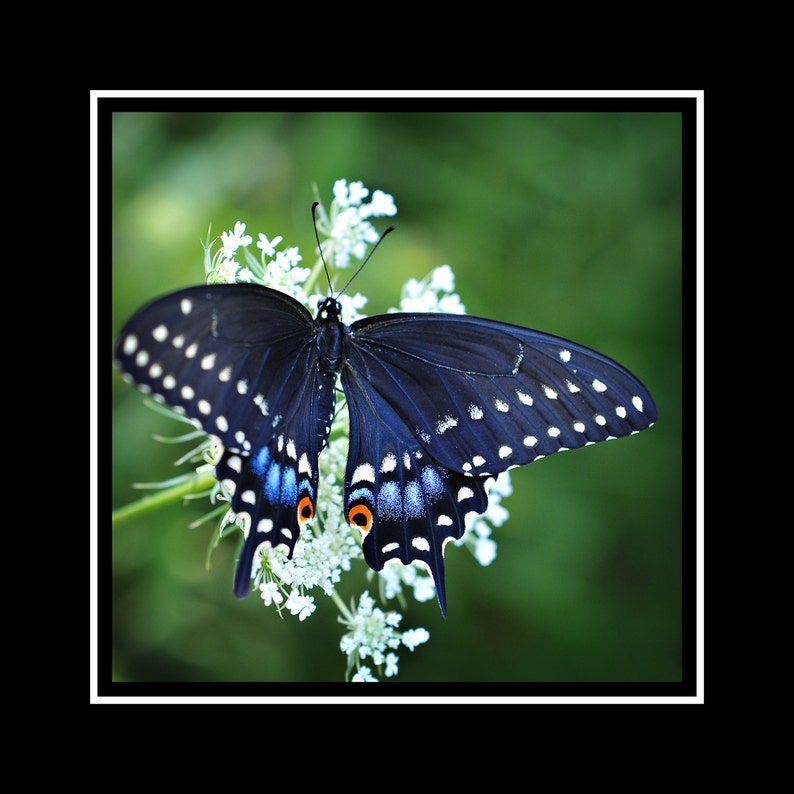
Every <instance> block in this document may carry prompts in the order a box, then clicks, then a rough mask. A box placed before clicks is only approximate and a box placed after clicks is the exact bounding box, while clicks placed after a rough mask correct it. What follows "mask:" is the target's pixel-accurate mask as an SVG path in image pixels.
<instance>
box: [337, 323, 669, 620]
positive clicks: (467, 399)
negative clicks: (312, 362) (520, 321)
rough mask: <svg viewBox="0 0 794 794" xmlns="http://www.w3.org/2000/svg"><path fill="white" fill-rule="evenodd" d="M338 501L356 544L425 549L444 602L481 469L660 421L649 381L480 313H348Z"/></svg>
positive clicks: (368, 551) (411, 555)
mask: <svg viewBox="0 0 794 794" xmlns="http://www.w3.org/2000/svg"><path fill="white" fill-rule="evenodd" d="M350 340H351V345H350V347H351V350H350V352H349V354H348V363H347V367H346V369H345V370H343V373H342V384H343V387H344V389H345V393H346V395H347V399H348V401H349V403H350V415H351V425H350V436H351V451H350V458H349V460H348V468H347V478H346V494H345V500H346V510H347V515H348V520H349V521H350V523H351V524H356V523H358V524H359V527H360V528H361V529H362V531H363V532H364V535H365V537H364V554H365V557H366V559H367V562H368V563H369V565H370V566H371V567H373V568H375V569H376V570H379V569H380V568H382V567H383V564H384V563H385V562H388V561H390V560H392V559H399V560H400V561H401V562H403V563H407V562H411V561H420V562H422V563H424V564H425V565H426V566H427V567H428V569H429V570H430V572H431V574H432V576H433V579H434V581H435V584H436V590H437V593H438V598H439V604H440V606H441V609H442V612H444V611H445V604H446V602H445V596H444V564H443V554H442V552H443V547H444V544H445V543H446V542H447V541H448V540H449V539H452V538H459V537H461V535H462V534H463V532H464V529H465V526H464V517H465V514H466V513H467V512H469V511H474V512H476V513H482V512H483V511H484V510H485V509H486V507H487V505H488V500H487V494H486V490H485V481H486V480H487V479H488V477H489V476H490V475H495V474H497V473H499V472H502V471H505V470H506V469H508V468H510V467H512V466H518V465H523V464H526V463H531V462H532V461H534V460H537V459H539V458H541V457H545V456H548V455H551V454H554V453H555V452H559V451H561V450H564V449H574V448H576V447H581V446H585V445H587V444H592V443H596V442H599V441H604V440H607V439H609V438H615V437H619V436H625V435H629V434H631V433H635V432H638V431H640V430H643V429H645V428H647V427H650V425H651V424H653V422H654V421H655V420H656V407H655V405H654V403H653V400H652V399H651V396H650V394H649V393H648V391H647V390H646V389H645V387H644V386H643V385H642V384H641V383H640V382H639V381H638V380H637V379H636V378H635V377H634V376H633V375H632V374H631V373H630V372H628V371H627V370H626V369H625V368H624V367H622V366H621V365H619V364H618V363H617V362H615V361H613V360H612V359H610V358H608V357H606V356H603V355H601V354H600V353H597V352H596V351H594V350H591V349H589V348H587V347H584V346H582V345H579V344H576V343H574V342H571V341H569V340H566V339H562V338H560V337H556V336H552V335H550V334H545V333H541V332H538V331H533V330H531V329H527V328H522V327H520V326H515V325H510V324H507V323H500V322H496V321H493V320H485V319H482V318H477V317H469V316H460V315H444V314H389V315H380V316H377V317H371V318H367V319H364V320H361V321H359V322H356V323H354V324H353V325H352V326H351V337H350Z"/></svg>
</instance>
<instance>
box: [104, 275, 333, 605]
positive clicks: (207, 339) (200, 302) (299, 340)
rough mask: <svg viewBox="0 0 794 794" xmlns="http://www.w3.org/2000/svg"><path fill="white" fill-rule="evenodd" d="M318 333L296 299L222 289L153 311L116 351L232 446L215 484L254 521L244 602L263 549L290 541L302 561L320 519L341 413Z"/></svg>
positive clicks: (138, 377) (132, 372) (198, 290)
mask: <svg viewBox="0 0 794 794" xmlns="http://www.w3.org/2000/svg"><path fill="white" fill-rule="evenodd" d="M314 334H315V331H314V325H313V321H312V318H311V315H310V314H309V313H308V312H307V311H306V309H305V308H304V307H303V306H301V305H300V304H299V303H298V302H297V301H295V300H293V299H292V298H290V297H289V296H288V295H285V294H283V293H281V292H277V291H275V290H271V289H267V288H265V287H260V286H256V285H244V284H234V285H216V286H206V287H191V288H188V289H185V290H181V291H179V292H175V293H172V294H170V295H166V296H164V297H162V298H159V299H157V300H155V301H153V302H152V303H150V304H148V305H147V306H145V307H144V308H143V309H141V310H140V311H139V312H138V313H137V314H135V316H134V317H132V319H131V320H130V321H129V322H128V323H127V324H126V326H125V327H124V329H123V330H122V332H121V334H120V336H119V341H118V343H117V346H116V361H117V365H118V366H119V368H120V369H121V370H122V372H123V373H124V376H125V379H127V380H129V381H131V382H133V383H135V384H136V385H137V386H138V388H139V389H141V390H142V391H144V392H146V393H151V394H152V395H153V396H154V398H155V399H158V400H159V401H162V402H165V403H167V404H168V405H170V406H172V407H173V408H174V409H175V410H176V411H178V412H179V413H181V414H183V415H185V416H187V417H189V418H190V419H191V420H192V421H193V422H194V424H196V425H197V426H198V427H201V428H202V429H204V430H205V431H206V432H207V433H209V434H210V435H212V436H215V437H216V438H218V440H219V441H220V442H221V443H222V444H223V447H224V452H223V454H222V456H221V458H220V461H219V463H218V465H217V467H216V472H215V474H216V477H217V478H218V480H220V481H221V482H223V483H224V485H225V486H226V487H227V489H228V490H229V491H230V492H231V494H232V500H231V509H232V510H233V512H234V513H236V514H237V515H238V516H245V517H246V520H245V521H244V522H243V523H244V524H245V528H244V532H245V536H246V540H245V543H244V546H243V550H242V552H241V556H240V559H239V561H238V565H237V570H236V573H235V584H234V591H235V594H236V595H237V596H238V597H243V596H244V595H245V594H246V593H247V592H248V590H249V589H250V583H251V582H250V578H251V566H252V563H253V558H254V553H255V551H256V549H257V547H258V546H259V545H260V544H261V543H263V542H268V543H271V545H273V546H277V545H279V544H281V543H283V544H285V545H286V546H287V548H288V550H289V554H290V555H291V554H292V551H293V549H294V547H295V543H296V542H297V539H298V535H299V533H300V529H301V527H302V526H303V525H304V524H305V523H306V521H308V520H310V519H311V518H312V517H313V515H314V510H315V500H316V494H317V479H318V471H317V457H318V455H319V452H320V450H321V449H322V447H323V446H324V444H325V441H326V438H327V429H326V426H327V424H328V423H327V421H325V420H327V417H328V416H329V415H330V414H332V413H333V402H332V401H333V389H332V388H328V389H323V390H320V388H319V387H320V380H321V379H323V378H324V377H325V376H323V375H321V374H320V373H319V371H318V367H317V361H316V357H317V353H316V347H315V345H314V343H313V339H314ZM320 394H322V395H323V398H322V399H323V401H324V402H321V399H320ZM329 400H330V401H331V403H330V405H328V404H324V403H328V401H329ZM307 430H308V432H307Z"/></svg>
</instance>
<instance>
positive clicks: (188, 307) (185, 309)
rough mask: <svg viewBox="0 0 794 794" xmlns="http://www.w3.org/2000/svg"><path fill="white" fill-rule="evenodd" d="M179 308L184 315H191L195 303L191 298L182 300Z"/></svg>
mask: <svg viewBox="0 0 794 794" xmlns="http://www.w3.org/2000/svg"><path fill="white" fill-rule="evenodd" d="M179 308H180V310H181V311H182V314H190V312H191V311H192V310H193V301H191V300H190V298H182V300H181V301H180V302H179Z"/></svg>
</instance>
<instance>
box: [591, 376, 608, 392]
mask: <svg viewBox="0 0 794 794" xmlns="http://www.w3.org/2000/svg"><path fill="white" fill-rule="evenodd" d="M593 389H595V391H597V392H604V391H606V390H607V385H606V383H602V382H601V381H600V380H598V378H596V379H595V380H594V381H593Z"/></svg>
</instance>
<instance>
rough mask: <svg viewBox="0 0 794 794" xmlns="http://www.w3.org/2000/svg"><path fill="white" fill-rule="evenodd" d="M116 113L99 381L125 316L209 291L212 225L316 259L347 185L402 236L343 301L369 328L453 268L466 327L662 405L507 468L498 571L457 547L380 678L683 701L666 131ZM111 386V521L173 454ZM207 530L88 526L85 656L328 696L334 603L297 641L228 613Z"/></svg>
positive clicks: (480, 117) (584, 117)
mask: <svg viewBox="0 0 794 794" xmlns="http://www.w3.org/2000/svg"><path fill="white" fill-rule="evenodd" d="M109 107H110V106H109V105H106V104H104V105H103V102H102V101H101V102H100V133H101V137H100V158H101V159H100V164H101V165H102V166H104V167H105V169H106V170H104V171H103V172H102V176H103V177H104V179H106V180H107V181H103V182H101V183H100V184H101V189H102V192H101V193H100V212H101V213H103V215H102V216H101V217H103V220H104V221H109V222H110V231H109V230H108V228H107V224H105V225H104V227H103V229H102V235H103V238H104V241H105V243H107V245H106V246H105V248H104V250H103V253H105V254H107V253H112V261H110V262H109V261H107V260H106V259H101V260H100V287H107V288H109V297H110V299H111V301H112V319H111V327H109V328H108V327H104V328H103V329H102V332H103V336H102V337H101V338H102V339H103V341H104V342H106V343H107V363H108V366H109V365H110V360H111V356H112V353H111V347H112V344H113V341H114V339H115V336H116V334H117V332H118V330H119V329H120V327H121V325H122V324H123V323H124V321H125V320H126V319H127V318H128V317H129V316H130V315H131V314H132V313H133V312H134V311H135V310H136V309H137V308H139V307H140V305H141V304H143V303H144V302H146V301H148V300H150V299H151V298H153V297H155V296H157V295H160V294H162V293H165V292H168V291H170V290H174V289H177V288H179V287H183V286H187V285H192V284H198V283H202V281H203V275H204V273H203V269H202V249H201V246H200V243H199V240H200V238H201V239H203V238H204V237H205V236H206V233H207V229H208V227H209V226H210V224H211V225H212V231H213V235H219V234H220V233H221V232H222V231H224V230H229V229H231V228H233V226H234V223H235V221H238V220H241V221H244V222H245V223H246V224H247V232H248V233H250V234H251V235H252V236H253V238H254V240H256V239H257V233H258V232H260V231H261V232H264V233H266V234H267V235H268V236H269V237H271V238H272V237H273V236H275V235H277V234H280V235H283V236H284V238H285V243H284V245H298V246H300V249H301V252H302V253H303V255H304V263H305V264H311V261H312V251H313V245H314V237H313V230H312V224H311V216H310V205H311V202H312V201H313V199H314V193H313V190H312V186H313V184H316V185H317V186H318V188H319V191H320V197H321V199H322V200H323V203H324V204H325V205H326V206H328V205H329V204H330V202H331V199H332V197H333V195H332V186H333V183H334V181H335V180H336V179H339V178H345V179H347V180H348V181H354V180H361V181H363V183H364V184H365V186H366V187H368V188H369V189H370V191H373V190H375V189H381V190H383V191H385V192H387V193H391V194H392V195H393V196H394V200H395V203H396V205H397V208H398V214H397V215H396V216H395V217H394V218H389V219H383V220H376V222H375V224H376V226H377V228H378V229H379V231H382V229H383V228H385V227H386V226H387V225H389V224H391V223H393V224H394V225H395V226H396V227H397V231H396V232H395V233H394V234H392V235H390V236H389V238H388V240H387V241H386V243H385V244H384V245H383V246H381V248H380V249H379V250H378V253H377V255H376V256H375V258H374V260H373V261H371V262H370V264H369V265H368V267H367V268H366V269H365V270H364V271H363V272H362V273H361V275H360V276H359V277H358V279H357V281H356V284H355V289H356V290H358V291H361V292H363V293H364V294H366V295H368V296H369V305H368V309H367V311H368V313H370V314H375V313H378V312H381V311H385V310H386V309H387V308H388V307H390V306H393V305H396V304H397V302H398V300H399V294H400V287H401V286H402V284H403V283H404V282H405V281H406V280H407V279H408V278H409V277H412V276H413V277H417V278H421V277H423V276H424V275H426V274H427V273H428V272H429V271H430V270H431V269H432V268H433V267H435V266H437V265H441V264H445V263H448V264H450V265H451V266H452V268H453V270H454V272H455V275H456V288H457V292H458V293H459V295H460V296H461V299H462V301H463V302H464V304H465V305H466V308H467V311H468V313H469V314H478V315H483V316H486V317H493V318H498V319H500V320H505V321H508V322H512V323H518V324H521V325H526V326H529V327H532V328H538V329H542V330H545V331H548V332H551V333H555V334H558V335H561V336H564V337H568V338H570V339H573V340H576V341H578V342H581V343H583V344H586V345H588V346H590V347H594V348H596V349H597V350H599V351H601V352H604V353H606V354H607V355H609V356H611V357H613V358H615V359H617V360H618V361H620V362H621V363H623V364H624V365H625V366H626V367H628V368H629V369H630V370H632V371H633V372H634V373H635V374H636V375H637V376H638V377H639V378H640V379H641V380H642V381H643V382H644V383H645V384H646V385H647V386H648V388H649V390H650V391H651V393H652V394H653V395H654V397H655V400H656V403H657V406H658V409H659V421H658V422H657V424H656V426H655V427H654V428H652V429H651V430H650V431H648V432H646V433H642V434H640V435H637V436H633V437H630V438H627V439H621V440H619V441H616V442H613V443H610V444H600V445H596V446H592V447H588V448H586V449H582V450H578V451H575V452H573V453H572V454H570V455H557V456H554V457H552V458H548V459H544V460H542V461H540V462H538V463H537V464H535V465H532V466H527V467H524V468H522V469H517V470H514V471H513V472H511V476H512V481H513V485H514V494H513V495H512V496H511V497H510V498H508V499H507V500H506V501H505V502H504V505H505V506H506V507H507V509H508V510H509V511H510V519H509V521H508V522H507V523H506V524H505V525H503V526H502V527H500V528H498V529H496V530H495V533H494V539H495V540H496V542H497V544H498V556H497V558H496V560H495V561H494V562H493V563H492V564H491V565H490V566H489V567H486V568H483V567H481V566H480V565H478V564H477V563H476V561H475V560H474V559H473V558H472V556H471V555H470V554H469V553H468V551H466V550H465V549H458V548H455V547H452V546H448V547H447V553H446V559H447V591H448V603H449V610H448V617H447V619H446V620H443V619H442V618H441V616H440V614H439V610H438V606H437V604H436V603H435V602H434V601H430V602H427V603H425V604H419V603H417V602H415V601H413V599H410V600H409V605H408V607H407V608H406V609H403V610H401V611H402V613H403V622H402V626H401V627H402V628H403V629H407V628H409V627H416V626H424V627H425V628H427V629H428V630H429V632H430V635H431V637H430V641H429V642H428V643H426V644H425V645H422V646H419V647H418V648H417V649H416V650H415V651H414V652H413V653H411V652H409V651H408V650H407V649H403V650H402V651H401V652H400V673H399V675H398V677H397V679H396V680H397V681H399V682H571V683H573V684H587V683H590V682H661V683H665V682H668V683H669V682H677V681H680V680H681V678H682V675H683V672H682V670H683V665H684V664H685V662H686V660H685V657H684V647H685V643H684V640H683V631H684V623H683V622H682V608H683V605H684V600H683V595H682V593H683V592H684V590H685V588H686V587H688V586H689V585H690V584H691V583H689V582H686V581H685V580H684V576H683V573H682V571H683V570H685V568H684V561H685V553H684V550H685V548H686V547H685V539H686V538H687V534H686V533H687V531H688V527H687V526H685V524H686V523H687V521H686V520H685V518H684V514H683V513H682V483H683V473H682V452H683V450H682V366H683V365H682V357H683V356H682V354H683V347H682V345H683V341H682V323H683V322H684V320H685V319H688V318H685V317H683V315H682V305H683V303H684V297H685V296H684V295H683V293H682V289H683V287H682V246H683V245H684V244H688V243H690V242H691V241H690V240H686V239H684V238H683V236H682V235H683V233H682V154H683V152H685V151H686V147H685V145H684V143H683V130H682V114H681V112H679V111H678V110H677V109H676V108H675V107H674V108H672V109H670V108H668V107H661V108H660V109H658V110H655V109H654V108H653V107H651V108H649V107H648V105H643V106H641V107H640V109H637V110H634V109H633V108H632V105H631V104H628V105H627V106H626V109H625V110H622V111H621V110H615V109H614V107H613V106H611V105H609V106H608V105H604V107H603V109H600V108H599V106H598V105H597V104H596V105H595V106H594V105H593V104H592V103H591V104H588V105H587V106H583V107H584V109H583V110H577V108H576V106H575V105H574V106H573V107H571V106H566V107H565V109H564V110H563V111H562V112H555V111H554V110H553V109H549V108H548V107H546V106H538V107H535V106H533V105H532V104H529V103H527V104H514V105H505V104H500V105H496V106H494V107H495V108H496V109H488V108H484V106H483V105H472V106H471V109H469V108H468V107H467V106H465V105H463V106H460V105H458V106H454V109H453V110H446V111H445V110H444V106H443V105H441V104H440V103H430V104H429V105H428V107H431V108H437V109H434V110H432V111H431V110H418V111H411V110H402V109H401V107H400V106H392V105H389V104H385V105H384V104H379V105H375V106H372V109H369V108H368V106H366V105H364V106H361V109H351V110H347V109H340V110H335V109H334V106H329V105H323V106H322V109H320V110H316V111H315V110H312V109H311V106H305V105H304V106H297V108H298V109H294V108H292V107H291V106H289V105H288V104H287V103H283V102H282V103H276V102H273V103H270V104H267V103H260V104H254V105H240V104H233V105H231V106H228V107H226V106H219V105H206V106H204V105H201V104H199V105H196V104H190V105H188V106H180V105H179V104H177V103H176V102H170V103H167V104H166V105H164V106H159V105H154V104H152V105H150V106H147V105H145V104H144V105H138V104H135V105H126V104H124V103H116V104H114V105H113V106H112V109H113V113H112V116H111V115H110V114H109V112H108V108H109ZM185 107H186V108H187V109H184V108H185ZM346 107H347V106H340V108H346ZM304 108H307V109H304ZM107 169H110V170H107ZM108 191H110V194H109V193H108ZM686 198H688V199H690V200H691V196H687V197H686ZM688 206H689V208H691V203H690V204H689V205H688ZM252 248H253V247H252ZM111 249H112V250H111ZM686 262H687V266H688V267H689V266H692V265H693V262H692V261H691V260H689V259H687V260H686ZM110 268H112V270H109V269H110ZM108 274H110V276H111V277H110V278H108ZM687 283H691V279H690V276H687ZM101 294H102V295H103V296H104V295H105V294H107V293H101ZM103 349H104V348H103ZM683 358H686V357H683ZM109 368H110V367H109ZM112 379H113V380H112V404H111V410H110V411H109V412H108V413H109V419H110V421H111V425H112V426H111V429H110V442H111V443H110V445H109V447H110V448H109V450H108V451H109V454H111V455H112V459H111V460H110V461H107V460H106V459H104V458H103V459H100V476H101V477H103V478H104V476H105V474H107V468H108V466H109V468H110V470H111V478H112V507H113V508H116V507H119V506H121V505H125V504H127V503H128V502H130V501H132V500H134V499H136V498H137V497H138V496H139V492H137V491H135V490H133V489H132V487H131V483H133V482H142V481H143V482H150V481H156V480H162V479H166V478H169V477H171V476H173V475H174V474H175V473H176V472H175V469H174V466H173V461H174V460H175V459H176V458H177V457H178V456H179V454H181V452H182V451H186V450H187V447H177V448H174V447H167V446H165V445H163V444H160V443H157V442H155V441H153V440H152V436H153V434H155V433H163V434H167V435H174V434H175V433H176V432H179V431H180V429H181V428H182V426H181V425H176V426H175V425H174V423H173V422H171V421H169V420H167V419H165V418H163V417H160V416H159V415H157V414H156V413H154V412H153V411H151V410H149V409H148V408H146V407H145V406H144V405H143V402H142V398H141V396H140V395H139V394H138V393H137V392H136V391H135V390H134V389H132V388H131V387H129V386H127V385H126V384H124V383H123V381H122V380H121V378H120V376H119V374H118V373H117V372H116V371H115V370H113V374H112ZM103 430H106V428H103ZM321 463H322V458H321ZM103 481H104V479H103V480H101V482H103ZM205 511H206V503H205V502H202V503H201V504H200V505H196V504H188V505H175V506H171V507H169V508H167V509H165V510H162V511H161V512H160V513H158V514H156V515H153V516H148V517H146V518H142V519H136V520H134V521H130V522H128V523H125V524H123V525H121V526H119V527H117V528H116V529H115V530H112V531H111V528H110V520H109V517H107V516H101V519H100V526H99V530H100V533H101V534H102V541H101V544H102V545H101V547H100V551H101V552H102V553H101V556H100V564H101V566H102V568H101V570H100V582H101V584H102V587H101V589H100V594H99V596H100V600H101V607H102V610H103V611H102V615H103V622H102V624H101V628H102V629H103V632H102V635H101V637H100V641H101V647H102V653H103V654H109V656H103V658H105V659H110V664H111V675H112V680H113V681H114V682H338V681H341V680H342V679H343V675H344V669H345V661H346V659H345V657H344V656H343V655H342V653H341V652H340V650H339V640H340V638H341V636H342V633H343V628H342V626H341V625H340V624H339V623H338V622H337V614H338V613H337V610H336V608H335V607H334V605H333V603H332V602H331V600H330V599H328V598H325V597H323V596H322V595H321V594H319V595H318V594H316V593H315V592H314V591H312V594H313V595H315V596H316V599H317V602H318V608H317V611H316V612H315V614H314V615H313V616H312V617H311V618H310V619H309V620H307V621H305V622H304V623H299V622H298V621H297V619H295V618H293V617H291V616H288V617H287V618H285V619H283V620H282V619H281V618H279V616H278V615H277V614H276V612H275V611H274V610H273V609H268V608H265V607H264V606H263V605H262V604H261V601H260V600H259V599H258V598H257V597H256V596H253V595H252V596H251V597H249V598H248V599H246V600H245V601H238V600H237V599H235V598H234V597H233V595H232V593H231V584H232V572H233V567H234V560H235V555H236V542H235V541H234V540H232V539H230V540H227V541H225V542H223V543H222V544H221V545H220V547H219V548H218V549H217V550H216V552H215V553H214V555H213V557H212V564H211V567H210V569H209V570H207V569H206V567H205V559H206V556H207V549H208V545H209V543H210V541H211V538H212V537H213V535H214V533H215V529H216V527H217V523H216V522H212V523H210V524H205V525H203V526H201V527H199V528H197V529H188V528H187V525H188V524H189V523H190V522H191V521H193V520H194V519H196V518H197V517H198V516H200V515H202V514H203V513H204V512H205ZM111 537H112V554H111V553H110V550H109V549H108V545H107V544H108V543H109V542H110V541H109V539H110V538H111ZM105 551H107V552H108V553H107V554H106V553H104V552H105ZM111 558H112V560H111ZM111 563H112V574H111V573H110V572H108V571H107V566H109V565H111ZM367 570H368V569H367V568H366V566H365V564H364V562H363V560H362V561H360V562H358V563H357V564H356V567H355V568H354V570H353V572H351V573H350V574H347V576H346V577H345V578H344V579H343V584H342V586H341V594H342V596H343V597H344V598H345V599H349V598H350V597H351V596H352V595H353V594H354V593H357V592H360V591H361V590H362V589H364V588H365V587H367V586H369V587H370V591H371V592H372V590H373V588H372V586H371V585H368V584H367V579H366V571H367ZM689 570H691V568H690V569H689ZM391 603H392V605H394V603H395V602H391ZM104 618H107V620H105V619H104ZM108 646H109V647H108ZM368 693H369V694H376V690H373V689H370V690H368Z"/></svg>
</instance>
